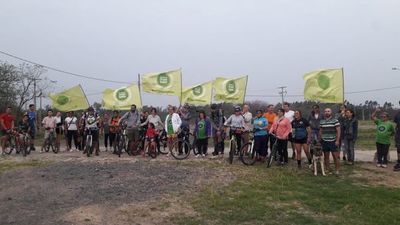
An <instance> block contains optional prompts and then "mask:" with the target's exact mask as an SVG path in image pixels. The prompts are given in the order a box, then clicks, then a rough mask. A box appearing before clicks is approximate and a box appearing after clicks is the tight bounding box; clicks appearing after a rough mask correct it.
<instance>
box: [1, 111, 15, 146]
mask: <svg viewBox="0 0 400 225" xmlns="http://www.w3.org/2000/svg"><path fill="white" fill-rule="evenodd" d="M13 129H14V116H13V115H11V106H9V107H7V109H6V112H5V113H3V114H1V115H0V136H1V138H0V141H1V149H2V154H4V150H5V148H6V142H7V141H8V139H9V134H10V132H11V131H12V130H13Z"/></svg>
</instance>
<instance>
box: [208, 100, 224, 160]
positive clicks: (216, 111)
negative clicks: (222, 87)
mask: <svg viewBox="0 0 400 225" xmlns="http://www.w3.org/2000/svg"><path fill="white" fill-rule="evenodd" d="M210 119H211V125H212V126H211V129H212V136H213V141H214V152H213V153H212V154H213V156H217V155H218V154H221V155H224V147H225V145H224V136H225V133H224V123H225V116H224V112H223V110H222V109H221V108H218V107H217V104H212V105H211V117H210Z"/></svg>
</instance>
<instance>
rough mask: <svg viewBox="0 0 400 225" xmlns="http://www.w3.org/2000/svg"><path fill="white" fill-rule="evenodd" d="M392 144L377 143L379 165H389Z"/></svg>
mask: <svg viewBox="0 0 400 225" xmlns="http://www.w3.org/2000/svg"><path fill="white" fill-rule="evenodd" d="M389 147H390V144H381V143H376V149H377V156H378V164H387V155H388V152H389Z"/></svg>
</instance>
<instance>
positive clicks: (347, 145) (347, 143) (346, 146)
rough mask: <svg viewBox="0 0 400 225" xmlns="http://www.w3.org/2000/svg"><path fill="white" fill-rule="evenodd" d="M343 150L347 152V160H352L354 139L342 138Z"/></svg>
mask: <svg viewBox="0 0 400 225" xmlns="http://www.w3.org/2000/svg"><path fill="white" fill-rule="evenodd" d="M342 142H343V152H346V153H347V160H348V161H349V162H354V144H355V143H356V141H355V140H352V139H343V140H342Z"/></svg>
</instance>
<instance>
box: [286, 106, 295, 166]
mask: <svg viewBox="0 0 400 225" xmlns="http://www.w3.org/2000/svg"><path fill="white" fill-rule="evenodd" d="M283 110H284V111H285V118H287V119H288V120H289V121H290V122H292V121H293V120H294V111H293V110H291V109H290V104H289V103H288V102H284V103H283ZM289 141H290V146H291V147H292V150H293V154H292V159H295V158H296V153H295V150H294V144H293V137H292V133H290V134H289Z"/></svg>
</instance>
